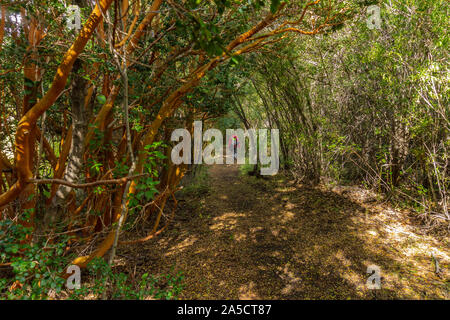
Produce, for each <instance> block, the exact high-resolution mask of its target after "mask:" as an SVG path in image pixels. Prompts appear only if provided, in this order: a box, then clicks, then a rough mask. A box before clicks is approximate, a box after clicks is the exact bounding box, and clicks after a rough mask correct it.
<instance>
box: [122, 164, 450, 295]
mask: <svg viewBox="0 0 450 320" xmlns="http://www.w3.org/2000/svg"><path fill="white" fill-rule="evenodd" d="M207 180H208V189H207V190H206V192H204V193H203V194H200V195H198V194H197V196H196V197H188V196H187V195H186V194H184V195H183V194H182V195H181V197H180V199H179V208H178V210H177V212H176V216H175V218H174V221H173V222H172V224H171V225H170V226H169V228H168V229H167V230H166V231H165V232H164V233H162V234H161V235H160V236H159V237H157V238H154V239H151V240H150V241H148V242H146V243H144V244H139V245H136V246H132V247H128V246H127V247H126V248H125V247H124V248H121V249H120V250H119V258H121V257H122V258H130V257H133V258H132V260H133V261H134V265H133V266H131V268H132V269H133V268H134V269H135V272H137V273H144V272H149V273H150V274H155V275H158V274H167V273H170V272H171V270H172V271H182V272H183V274H184V276H185V279H184V286H185V287H184V290H183V291H182V293H181V295H180V297H179V298H181V299H398V298H400V299H449V298H450V294H449V288H450V280H449V279H450V278H449V271H448V270H449V266H450V250H449V243H448V239H441V240H438V239H436V238H435V237H432V236H427V235H424V234H423V233H421V232H420V228H419V227H418V226H417V225H416V224H415V223H414V222H413V221H411V219H410V218H409V217H408V215H407V213H405V212H402V211H398V210H394V209H392V208H390V207H389V206H388V205H387V204H381V203H380V202H377V201H374V199H373V198H372V197H370V196H367V194H365V191H363V190H362V189H357V188H356V189H352V188H347V187H334V188H331V187H324V186H322V187H314V188H312V187H307V186H302V185H294V184H293V183H292V182H290V181H288V180H287V178H286V177H284V176H282V175H281V174H279V175H276V176H273V177H270V178H269V179H258V178H256V177H251V176H247V175H243V174H241V172H240V170H239V166H237V165H214V166H210V167H208V179H207ZM432 253H433V254H434V256H435V257H436V259H437V260H438V262H439V267H440V268H441V269H442V272H441V273H440V274H436V272H435V271H436V269H435V266H436V265H435V262H434V260H433V259H432V257H431V254H432ZM127 260H128V259H127ZM133 261H129V262H128V263H130V262H131V263H133ZM369 265H376V266H378V267H379V268H380V271H381V289H379V290H374V289H372V290H370V289H368V288H367V286H366V281H367V278H368V277H369V274H367V267H368V266H369ZM136 270H137V271H136Z"/></svg>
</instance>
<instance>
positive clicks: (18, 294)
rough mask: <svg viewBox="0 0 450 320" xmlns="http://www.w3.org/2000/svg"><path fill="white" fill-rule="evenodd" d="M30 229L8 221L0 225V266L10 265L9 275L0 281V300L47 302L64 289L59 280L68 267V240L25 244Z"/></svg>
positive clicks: (63, 238)
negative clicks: (1, 264)
mask: <svg viewBox="0 0 450 320" xmlns="http://www.w3.org/2000/svg"><path fill="white" fill-rule="evenodd" d="M29 236H31V228H27V227H24V226H22V225H20V224H17V223H15V222H13V221H11V220H2V221H0V252H1V253H0V263H10V266H11V268H12V269H11V273H10V274H9V275H8V274H7V275H5V276H3V278H0V299H8V300H11V299H14V300H15V299H24V300H28V299H32V300H39V299H48V298H49V295H50V294H53V295H55V294H59V293H60V292H61V291H62V290H63V289H64V286H65V280H64V279H63V278H62V277H61V276H60V275H61V274H62V272H63V271H64V266H65V265H66V263H67V259H68V257H67V256H64V249H65V246H66V243H67V240H68V238H67V237H61V239H59V241H58V242H57V243H48V242H47V241H46V240H41V241H39V242H38V243H36V244H34V245H31V244H29V243H28V241H25V240H26V238H27V237H29Z"/></svg>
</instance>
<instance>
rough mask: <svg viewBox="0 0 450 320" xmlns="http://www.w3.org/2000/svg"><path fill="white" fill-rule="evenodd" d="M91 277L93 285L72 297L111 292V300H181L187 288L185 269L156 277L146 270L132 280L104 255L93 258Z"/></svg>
mask: <svg viewBox="0 0 450 320" xmlns="http://www.w3.org/2000/svg"><path fill="white" fill-rule="evenodd" d="M87 272H88V274H89V277H90V279H91V281H90V283H89V284H86V285H83V286H81V288H79V289H74V290H73V292H72V293H71V295H70V299H83V298H85V297H89V296H94V297H96V298H100V297H102V296H103V295H104V293H105V292H106V293H107V298H108V299H113V300H118V299H120V300H143V299H147V298H152V299H165V300H171V299H177V297H178V296H179V294H180V293H181V291H182V290H183V284H182V282H183V279H184V276H183V274H182V273H181V272H178V273H176V274H172V272H171V273H168V274H166V275H163V276H159V277H155V276H151V275H149V274H148V273H144V274H143V275H142V276H141V278H140V279H139V280H138V281H135V282H131V281H130V280H129V276H128V275H127V274H125V273H123V272H120V273H116V272H114V271H113V269H112V268H111V266H110V265H109V264H108V263H106V262H105V261H104V260H103V259H101V258H96V259H94V260H92V261H91V262H90V263H89V264H88V266H87Z"/></svg>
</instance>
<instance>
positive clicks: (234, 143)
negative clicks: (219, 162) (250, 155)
mask: <svg viewBox="0 0 450 320" xmlns="http://www.w3.org/2000/svg"><path fill="white" fill-rule="evenodd" d="M238 146H239V141H238V138H237V136H233V137H232V138H231V141H230V149H231V151H232V153H233V159H237V148H238Z"/></svg>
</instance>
